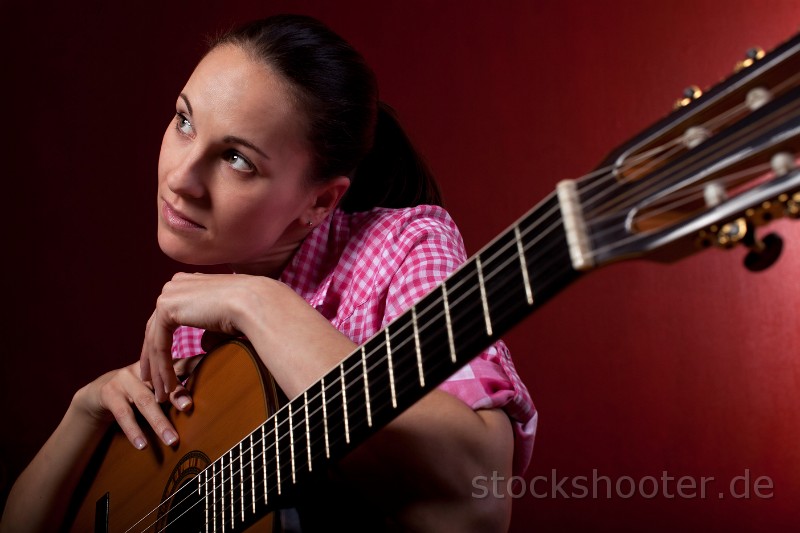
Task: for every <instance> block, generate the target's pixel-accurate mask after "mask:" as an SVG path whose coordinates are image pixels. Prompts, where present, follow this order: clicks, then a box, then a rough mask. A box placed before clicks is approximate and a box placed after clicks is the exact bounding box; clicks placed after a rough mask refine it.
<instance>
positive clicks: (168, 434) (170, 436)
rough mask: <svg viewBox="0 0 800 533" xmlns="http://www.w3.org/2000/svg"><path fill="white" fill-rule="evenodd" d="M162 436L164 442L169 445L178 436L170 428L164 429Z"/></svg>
mask: <svg viewBox="0 0 800 533" xmlns="http://www.w3.org/2000/svg"><path fill="white" fill-rule="evenodd" d="M163 437H164V442H166V443H167V444H170V445H171V444H173V443H174V442H175V441H176V440H178V436H177V435H176V434H175V433H174V432H173V431H172V430H171V429H167V430H165V431H164V434H163Z"/></svg>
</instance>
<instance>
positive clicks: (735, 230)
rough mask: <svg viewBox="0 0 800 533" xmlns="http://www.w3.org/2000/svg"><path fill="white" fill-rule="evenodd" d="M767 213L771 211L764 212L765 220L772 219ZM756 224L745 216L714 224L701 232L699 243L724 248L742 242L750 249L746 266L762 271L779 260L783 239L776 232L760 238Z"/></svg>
mask: <svg viewBox="0 0 800 533" xmlns="http://www.w3.org/2000/svg"><path fill="white" fill-rule="evenodd" d="M765 203H769V202H765ZM767 213H770V211H764V212H763V215H764V216H766V218H765V219H764V220H767V219H770V218H769V215H768V214H767ZM756 225H757V224H756V222H755V221H753V220H750V219H748V218H745V217H740V218H737V219H735V220H732V221H730V222H727V223H725V224H722V225H721V226H718V225H713V226H711V227H709V228H708V229H706V230H702V231H701V232H700V233H699V235H698V240H699V244H700V245H701V246H704V247H708V246H711V245H716V246H717V247H719V248H724V249H731V248H733V247H735V246H736V245H737V244H741V245H743V246H745V247H747V248H749V249H750V251H749V252H748V253H747V255H746V256H745V258H744V266H745V267H746V268H747V269H748V270H750V271H751V272H760V271H762V270H765V269H766V268H768V267H770V266H772V264H773V263H775V261H777V260H778V257H780V255H781V251H782V250H783V239H781V237H780V236H779V235H777V234H776V233H770V234H768V235H766V236H765V237H764V238H763V239H760V238H759V237H758V235H757V233H756Z"/></svg>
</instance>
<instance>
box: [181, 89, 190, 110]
mask: <svg viewBox="0 0 800 533" xmlns="http://www.w3.org/2000/svg"><path fill="white" fill-rule="evenodd" d="M181 98H183V101H184V102H186V109H187V110H188V111H189V114H190V115H191V114H192V104H190V103H189V97H188V96H186V95H185V94H183V93H181Z"/></svg>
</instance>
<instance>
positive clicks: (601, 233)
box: [587, 101, 800, 257]
mask: <svg viewBox="0 0 800 533" xmlns="http://www.w3.org/2000/svg"><path fill="white" fill-rule="evenodd" d="M797 104H798V108H799V109H798V110H799V111H800V101H798V102H797ZM796 116H800V114H798V115H796ZM796 116H794V117H793V118H796ZM797 129H798V128H795V130H797ZM789 133H792V136H793V137H796V136H797V135H798V133H797V132H789ZM769 167H770V165H769V164H764V166H763V167H762V168H763V169H764V172H765V173H766V172H768V171H769ZM756 168H757V166H756V165H753V166H751V167H749V168H748V169H746V172H748V173H751V174H752V173H753V172H754V169H756ZM745 175H746V174H745ZM741 177H743V176H742V175H735V173H734V174H729V175H728V176H727V177H720V178H718V179H717V180H715V181H718V182H719V183H721V184H723V183H726V179H727V181H730V182H732V183H733V184H734V185H737V184H736V181H738V179H739V178H741ZM756 177H757V176H756ZM683 178H684V177H683V176H680V175H679V176H677V177H676V179H675V180H672V182H673V183H674V182H677V181H680V180H682V179H683ZM750 181H752V180H750ZM704 187H705V185H704V184H703V183H699V184H695V185H694V188H695V190H697V191H699V190H700V189H701V188H704ZM685 190H690V189H685ZM702 197H703V193H702V192H697V194H696V195H694V196H692V197H689V198H687V199H686V200H684V203H685V204H686V205H689V203H690V200H691V201H696V200H699V199H701V198H702ZM687 216H688V215H687ZM612 218H613V216H612V215H606V216H602V217H595V218H594V219H592V220H590V221H587V223H588V224H597V223H600V222H603V221H605V220H610V219H612ZM615 231H616V230H615V229H614V228H613V227H612V228H608V229H605V230H599V231H595V232H592V236H593V238H595V239H601V238H602V237H605V236H607V235H609V234H612V233H614V232H615ZM639 237H640V235H639V234H637V233H634V234H630V235H628V236H627V237H625V238H623V239H615V240H614V242H613V243H611V244H608V245H605V246H603V247H599V248H595V249H594V250H592V252H591V256H592V257H597V256H599V255H600V254H602V253H606V252H608V251H610V250H613V249H615V248H616V247H619V246H623V245H625V244H627V243H628V242H631V241H634V240H636V239H638V238H639Z"/></svg>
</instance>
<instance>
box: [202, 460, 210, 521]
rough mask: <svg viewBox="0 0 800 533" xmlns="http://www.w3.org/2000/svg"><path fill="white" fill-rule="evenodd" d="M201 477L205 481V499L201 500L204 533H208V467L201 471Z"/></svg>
mask: <svg viewBox="0 0 800 533" xmlns="http://www.w3.org/2000/svg"><path fill="white" fill-rule="evenodd" d="M203 477H204V478H205V480H206V481H205V489H206V497H205V498H203V500H204V501H203V503H204V504H205V505H204V506H205V508H206V533H209V529H208V499H209V498H208V467H206V468H205V470H203Z"/></svg>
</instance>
